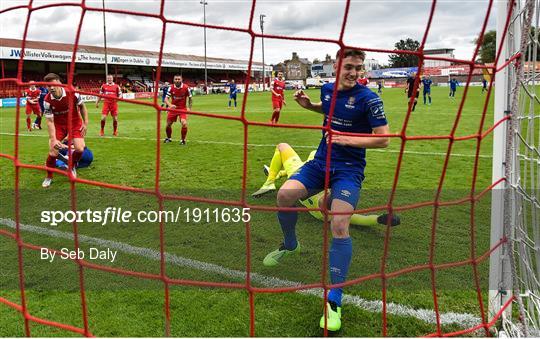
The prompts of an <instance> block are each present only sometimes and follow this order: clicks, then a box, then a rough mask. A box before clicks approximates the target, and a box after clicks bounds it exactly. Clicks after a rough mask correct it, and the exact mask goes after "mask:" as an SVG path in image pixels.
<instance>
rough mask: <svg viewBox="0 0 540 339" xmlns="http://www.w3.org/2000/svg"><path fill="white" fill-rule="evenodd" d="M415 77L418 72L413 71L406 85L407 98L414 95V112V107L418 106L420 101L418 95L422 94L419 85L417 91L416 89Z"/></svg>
mask: <svg viewBox="0 0 540 339" xmlns="http://www.w3.org/2000/svg"><path fill="white" fill-rule="evenodd" d="M415 79H416V72H412V73H411V75H410V76H409V77H408V78H407V86H406V87H405V92H406V93H407V98H411V97H412V96H414V104H413V107H412V111H413V112H414V109H415V108H416V104H417V103H418V97H419V96H420V89H419V88H418V87H417V88H416V91H415V90H414V81H415ZM419 87H420V86H419ZM415 92H416V93H415Z"/></svg>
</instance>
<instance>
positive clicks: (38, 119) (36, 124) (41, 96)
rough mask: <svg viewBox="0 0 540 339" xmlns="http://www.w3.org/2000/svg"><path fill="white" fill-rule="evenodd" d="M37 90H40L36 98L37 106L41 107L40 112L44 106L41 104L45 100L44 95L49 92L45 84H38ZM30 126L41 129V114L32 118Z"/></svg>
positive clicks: (43, 109)
mask: <svg viewBox="0 0 540 339" xmlns="http://www.w3.org/2000/svg"><path fill="white" fill-rule="evenodd" d="M39 90H40V92H41V93H40V94H39V99H38V103H39V108H40V109H41V111H42V112H45V106H44V105H43V103H44V102H45V96H46V95H47V93H49V90H48V89H47V87H45V86H40V87H39ZM32 128H33V129H36V128H38V129H41V115H38V116H37V117H36V120H34V124H33V125H32Z"/></svg>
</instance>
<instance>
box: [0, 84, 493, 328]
mask: <svg viewBox="0 0 540 339" xmlns="http://www.w3.org/2000/svg"><path fill="white" fill-rule="evenodd" d="M308 93H309V95H310V96H311V97H312V98H314V99H317V97H318V96H319V94H318V91H317V90H310V91H308ZM292 94H293V92H292V91H288V92H286V99H287V105H286V106H285V107H284V109H283V111H282V114H281V120H280V122H281V123H288V124H310V125H316V126H317V125H321V122H322V116H320V115H318V114H315V113H312V112H309V111H306V110H304V109H302V108H301V107H300V106H298V105H297V104H296V103H295V102H294V100H293V98H292ZM447 95H448V93H447V89H446V88H438V87H435V88H434V89H433V104H432V105H431V106H428V105H424V104H423V103H422V98H421V97H420V99H419V103H418V106H417V109H416V111H415V112H413V113H412V114H411V115H410V119H409V120H408V124H407V128H406V134H407V135H408V136H422V135H439V136H440V135H448V134H449V133H450V132H451V131H452V129H453V128H455V136H457V137H461V136H467V135H472V134H475V133H478V131H479V130H480V128H482V131H486V130H487V129H488V128H489V127H490V126H491V125H492V124H493V107H492V105H491V104H490V105H489V109H488V112H487V114H486V116H485V121H484V124H483V127H481V124H482V109H483V107H484V103H485V100H486V94H485V93H484V94H482V93H481V88H480V87H472V88H470V89H469V93H468V97H467V100H466V101H465V104H464V107H463V111H462V114H461V117H460V119H459V121H457V123H456V116H457V112H458V108H459V105H460V102H461V99H462V96H463V88H459V89H458V93H457V97H456V99H455V100H452V99H449V98H448V96H447ZM382 99H383V101H384V106H385V111H386V113H387V117H388V119H389V122H390V129H391V131H392V133H399V132H400V131H401V130H402V128H403V126H404V123H405V117H406V107H407V99H406V97H405V95H404V93H403V90H402V89H386V90H385V91H384V93H383V95H382ZM242 100H243V95H240V96H239V105H241V103H242ZM227 101H228V97H227V96H226V95H209V96H195V97H194V104H193V109H194V110H196V111H202V112H208V113H215V114H219V115H236V116H239V115H240V107H239V108H238V109H236V110H233V109H227V107H226V106H227ZM490 101H492V100H490ZM87 107H88V108H89V116H90V125H89V130H88V135H87V138H86V142H87V146H88V147H89V148H91V150H92V151H93V152H94V162H93V163H92V165H91V166H90V167H89V168H86V169H81V170H79V177H80V178H83V179H89V180H95V181H101V182H107V183H112V184H118V185H126V186H130V187H136V188H144V189H148V190H153V189H155V187H156V147H157V143H160V145H161V159H160V162H159V163H160V172H159V183H158V184H159V188H160V190H161V192H162V193H165V194H171V195H173V194H174V195H189V196H195V197H203V198H215V199H223V200H233V201H237V200H239V199H240V197H241V185H242V166H243V162H242V157H243V142H244V128H243V124H242V123H241V122H239V121H233V120H226V119H219V118H208V117H201V116H190V117H189V134H188V144H187V146H180V145H179V144H178V140H179V135H180V126H179V124H175V125H174V127H173V128H174V131H173V140H174V142H173V143H170V144H163V143H162V139H163V137H164V124H165V113H162V114H161V117H160V119H161V128H162V132H161V135H160V137H159V140H156V136H157V113H156V110H155V109H153V108H150V107H148V106H142V105H136V104H128V103H121V104H120V115H119V119H120V123H119V134H120V135H119V137H116V138H115V137H112V120H110V118H109V119H108V120H107V126H106V136H105V137H103V138H100V137H99V136H98V133H99V118H100V111H99V110H98V109H96V108H95V106H94V104H93V103H87ZM0 112H1V114H0V153H4V154H11V155H12V154H14V149H15V142H14V136H13V133H14V131H15V109H12V108H0ZM270 115H271V101H270V95H269V93H250V94H249V95H248V100H247V104H246V117H247V118H248V119H249V120H250V121H258V122H267V121H269V119H270ZM19 126H20V127H21V133H20V137H19V160H20V161H21V162H23V163H27V164H35V165H43V164H44V162H45V159H46V155H47V149H48V143H47V132H46V130H41V131H32V132H26V131H25V130H24V126H25V122H24V113H23V111H21V115H20V119H19ZM320 137H321V132H320V131H319V130H306V129H291V128H279V127H263V126H249V128H248V129H247V138H248V144H249V145H248V147H247V151H248V152H247V155H248V157H247V178H246V180H247V195H248V203H249V204H257V205H266V206H274V204H275V194H271V195H269V196H265V197H264V198H261V199H252V198H251V197H249V194H250V193H251V192H253V191H255V190H256V189H258V187H259V186H260V185H261V184H262V183H263V182H264V174H263V172H262V166H263V164H265V163H268V162H269V161H270V158H271V156H272V154H273V151H274V146H275V145H276V144H277V143H280V142H287V143H289V144H291V145H293V146H295V149H296V150H297V152H298V153H299V154H300V156H301V157H302V158H305V157H307V155H308V154H309V152H310V151H311V150H313V149H315V147H316V145H317V144H318V142H319V140H320ZM403 142H404V141H402V140H401V139H400V138H393V139H392V140H391V143H390V146H389V147H388V149H385V150H368V151H367V168H366V179H365V181H364V184H363V189H362V194H361V201H360V203H359V206H358V208H359V209H365V208H370V207H374V206H379V205H384V204H386V203H387V201H388V198H389V194H390V190H391V188H392V184H393V182H394V177H395V174H396V167H397V164H398V156H399V152H400V149H401V146H402V143H403ZM477 142H478V139H477V138H471V139H468V140H461V141H456V142H455V143H454V144H453V146H452V148H451V153H452V156H450V158H449V162H448V168H447V172H446V176H445V179H444V181H443V182H442V188H443V191H442V195H441V197H440V199H441V201H452V200H457V199H461V198H464V197H466V196H468V195H469V194H471V190H473V182H472V181H473V173H474V171H475V159H476V158H475V153H476V145H477ZM404 149H405V153H404V154H403V161H402V164H401V168H400V169H399V171H398V173H399V180H398V182H397V190H396V195H395V198H394V206H405V205H409V204H414V203H419V202H427V201H433V199H434V196H435V192H436V190H437V187H438V185H439V182H440V179H441V173H442V169H443V165H444V160H445V155H446V152H448V150H449V140H448V139H435V140H423V139H419V140H408V141H406V142H405V148H404ZM491 154H492V137H491V136H488V137H486V138H485V139H484V140H483V141H482V143H481V148H480V157H479V158H478V163H477V169H476V170H477V179H476V182H475V185H474V194H478V193H480V192H481V191H482V190H483V189H485V188H486V187H488V186H489V185H490V183H491V161H492V158H491ZM0 173H1V175H0V189H1V196H2V199H1V200H0V218H2V219H1V222H0V229H2V230H7V231H9V232H14V230H13V228H11V227H9V226H8V224H9V220H14V219H15V197H14V187H15V167H14V165H13V162H12V161H11V160H8V159H6V158H0ZM43 177H44V172H43V171H38V170H33V169H20V177H19V185H20V186H19V187H20V210H19V212H20V220H21V223H23V224H25V225H32V226H35V228H30V229H25V230H23V231H21V236H22V239H23V241H25V242H27V243H31V244H35V245H38V246H47V247H51V248H56V249H60V248H64V247H65V248H70V249H72V248H73V247H74V243H73V239H70V238H69V236H66V235H69V234H70V233H72V232H73V226H72V225H71V224H70V223H61V224H60V225H58V226H50V225H47V224H46V223H42V222H41V220H40V214H41V212H42V211H44V210H64V211H65V210H67V209H69V208H70V190H69V188H70V185H69V180H68V179H67V177H65V176H61V175H59V174H55V179H54V182H53V186H52V187H51V188H50V189H49V190H43V189H42V188H41V181H42V180H43ZM75 187H76V190H75V194H76V195H77V208H78V209H79V210H85V209H87V208H90V209H93V210H104V209H105V208H106V207H108V206H114V207H121V208H123V209H124V210H131V211H135V212H137V211H140V210H146V211H149V210H158V208H159V205H158V200H157V199H156V197H155V196H152V195H148V194H140V193H133V192H125V191H118V190H113V189H107V188H101V187H98V186H93V185H85V184H76V186H75ZM471 206H472V205H471V203H470V202H468V201H467V202H463V203H461V204H457V205H450V206H444V207H440V208H439V209H438V213H437V214H436V215H435V214H434V208H433V206H424V207H421V208H416V209H411V210H404V211H401V212H399V214H400V215H401V220H402V224H401V225H400V226H398V227H395V228H392V229H391V230H390V238H389V243H388V246H389V247H388V257H387V260H386V267H385V270H386V272H387V273H391V272H396V271H398V270H401V269H404V268H407V267H411V266H415V265H424V264H427V263H429V257H430V243H431V241H432V234H431V230H432V224H433V223H434V218H435V225H436V228H435V237H434V245H435V247H434V248H435V251H434V257H433V260H434V263H435V264H442V263H448V262H454V261H461V260H466V259H468V258H470V257H471V254H472V252H474V253H475V255H476V256H479V255H481V254H483V253H485V252H486V251H487V250H488V249H489V232H490V194H486V195H484V196H483V198H482V199H480V200H479V201H478V202H477V203H476V204H475V206H474V213H473V218H471ZM178 207H181V208H182V209H185V208H194V207H199V208H201V209H205V208H210V209H214V208H223V207H227V206H221V205H210V204H203V203H193V202H189V201H177V200H165V201H164V208H165V209H166V210H173V211H176V210H177V209H178ZM251 218H252V221H251V224H250V230H251V234H250V240H251V256H250V259H251V263H252V265H251V268H252V272H255V273H257V275H256V278H253V285H255V286H257V287H269V286H272V287H279V286H282V284H289V283H291V282H295V283H303V284H310V283H317V282H319V281H320V279H321V272H322V270H327V267H323V266H322V260H323V257H322V256H323V252H322V246H323V240H322V239H323V228H322V224H321V223H320V222H319V221H317V220H315V219H313V218H312V217H311V216H309V214H307V213H305V212H302V213H300V216H299V222H298V225H297V233H298V237H299V239H300V241H301V243H302V247H303V251H302V253H301V254H300V255H298V256H295V257H290V258H288V259H287V261H286V262H285V263H284V264H283V265H281V266H279V267H276V268H267V267H264V266H263V265H262V259H263V258H264V256H265V254H266V253H267V252H269V251H271V250H273V249H275V247H276V246H278V245H279V243H280V241H281V237H282V235H281V230H280V227H279V225H278V223H277V219H276V216H275V213H273V212H265V211H255V210H253V211H251ZM181 219H182V220H181V221H178V222H176V223H175V222H169V223H166V224H165V229H164V236H165V249H166V252H167V253H168V254H169V255H170V256H169V257H167V265H166V273H167V275H168V276H169V277H170V278H173V279H186V280H200V281H211V282H228V283H243V282H244V278H243V277H242V274H241V271H244V270H245V267H246V261H247V256H246V255H247V252H246V227H245V225H244V224H243V223H224V222H206V221H204V222H200V223H193V222H191V223H187V222H186V221H185V219H184V218H181ZM471 219H474V224H475V227H474V237H475V243H474V244H471V230H472V228H471ZM37 230H42V231H43V230H44V232H41V233H40V232H39V231H37ZM48 230H49V231H52V232H47V231H48ZM78 230H79V234H81V235H85V236H86V237H87V238H85V239H86V240H87V241H82V242H81V248H82V249H85V250H86V249H88V248H89V247H99V248H103V247H104V245H103V244H106V243H103V242H102V243H99V244H96V243H95V241H111V242H116V243H121V244H122V245H121V246H124V247H126V246H131V247H126V248H128V250H125V249H124V250H119V252H118V254H117V259H116V260H115V261H114V262H113V263H111V262H108V261H105V260H94V261H92V263H96V264H101V265H106V266H111V267H114V268H121V269H127V270H134V271H140V272H146V273H151V274H159V273H160V262H159V258H156V257H155V256H154V254H155V253H157V252H156V251H159V249H160V237H159V224H158V223H156V222H146V223H121V222H120V223H119V222H116V223H112V224H107V225H104V226H102V225H99V224H96V223H80V224H79V225H78ZM55 232H56V233H55ZM385 234H386V228H385V227H382V226H381V227H353V228H352V229H351V236H352V238H353V247H354V249H353V260H352V264H351V268H350V271H349V276H348V278H349V279H355V278H358V277H361V276H367V275H370V274H374V273H378V272H380V270H381V258H382V256H383V249H384V239H385ZM90 237H91V238H90ZM89 239H94V240H89ZM95 239H98V240H95ZM100 244H101V245H100ZM124 247H123V248H124ZM144 249H147V250H148V252H144ZM39 254H40V253H39V252H37V251H32V250H24V252H23V259H24V270H25V283H26V284H25V288H26V298H27V305H28V312H29V313H30V314H32V315H34V316H37V317H42V318H45V319H49V320H53V321H57V322H61V323H66V324H70V325H72V326H76V327H82V326H83V324H82V313H81V307H80V293H79V285H78V266H77V265H76V264H75V263H74V262H72V261H67V260H55V261H53V262H52V263H49V262H47V261H44V260H41V259H40V257H39ZM0 258H2V259H1V260H0V297H3V298H6V299H8V300H10V301H13V302H16V303H20V293H19V285H18V277H19V274H18V268H17V245H16V242H15V241H14V240H13V239H11V238H9V237H5V236H0ZM182 260H185V261H182ZM186 262H187V264H186ZM478 272H479V277H480V280H479V284H480V287H481V289H482V295H481V299H482V301H483V303H484V307H486V308H487V302H488V300H487V289H488V286H487V284H488V262H487V261H483V262H482V263H480V264H479V265H478ZM434 276H435V278H436V288H437V298H438V299H437V300H438V303H439V309H440V312H441V313H444V314H449V313H451V312H454V313H456V314H468V315H470V316H474V317H476V318H478V319H479V317H480V311H479V305H478V296H477V293H476V289H475V280H474V275H473V268H472V266H470V265H465V266H461V267H456V268H447V269H441V270H437V271H436V273H435V275H434ZM84 278H85V286H86V299H87V304H88V320H89V324H90V331H91V332H92V334H94V335H96V336H163V335H164V334H165V332H164V327H165V321H164V311H163V309H164V289H163V283H161V282H160V281H155V280H148V279H141V278H135V277H127V276H122V275H118V274H114V273H109V272H103V271H99V270H95V269H90V268H85V269H84ZM266 278H269V279H266ZM270 278H275V279H270ZM381 284H382V282H381V279H380V278H375V279H370V280H367V281H364V282H362V283H359V284H356V285H354V286H349V287H346V288H345V291H344V293H345V294H347V295H348V296H350V297H351V298H352V299H354V298H356V299H355V300H360V298H361V300H363V301H364V302H365V303H366V304H370V305H373V304H376V301H378V300H381V298H382V292H381V288H382V285H381ZM386 284H387V288H388V294H387V301H388V302H392V303H395V304H399V305H401V306H403V307H404V308H406V309H409V310H421V309H424V310H433V308H434V306H433V305H434V302H433V293H432V289H431V271H430V270H426V269H424V270H419V271H415V272H411V273H406V274H402V275H398V276H395V277H392V278H389V279H388V280H387V281H386ZM370 301H372V303H369V302H370ZM322 304H323V303H322V299H320V298H319V297H317V296H314V295H312V294H310V293H295V292H290V293H280V294H269V293H258V294H255V298H254V305H255V326H256V327H255V334H256V335H257V336H321V335H322V331H321V330H320V329H319V327H318V322H319V317H320V316H321V314H322ZM170 310H171V335H173V336H248V335H249V295H248V293H247V292H246V291H245V290H242V289H228V288H202V287H193V286H172V287H171V289H170ZM343 312H344V315H343V328H342V330H341V332H340V333H339V334H338V335H342V336H380V335H381V334H382V332H381V331H382V316H381V313H380V312H377V311H369V310H367V309H366V307H358V305H357V304H352V303H346V304H344V311H343ZM463 325H464V323H463V322H462V323H456V322H454V323H448V324H445V325H443V330H444V331H454V330H459V329H462V328H463V327H462V326H463ZM31 331H32V335H34V336H70V335H72V334H71V333H69V332H66V331H63V330H59V329H57V328H53V327H48V326H43V325H40V324H37V323H31ZM434 331H436V325H435V324H434V323H432V322H426V321H424V320H420V319H418V318H417V317H414V316H411V315H410V314H405V313H400V312H396V313H392V314H389V315H388V334H389V335H391V336H419V335H425V334H427V333H431V332H434ZM0 334H1V335H3V336H23V335H24V325H23V318H22V316H21V315H20V314H19V313H18V312H17V311H15V310H13V309H11V308H9V307H7V306H5V305H3V304H0Z"/></svg>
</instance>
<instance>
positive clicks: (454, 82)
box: [448, 78, 459, 99]
mask: <svg viewBox="0 0 540 339" xmlns="http://www.w3.org/2000/svg"><path fill="white" fill-rule="evenodd" d="M458 86H459V82H458V81H457V80H456V78H452V79H450V94H448V97H449V98H452V99H455V98H456V90H457V87H458Z"/></svg>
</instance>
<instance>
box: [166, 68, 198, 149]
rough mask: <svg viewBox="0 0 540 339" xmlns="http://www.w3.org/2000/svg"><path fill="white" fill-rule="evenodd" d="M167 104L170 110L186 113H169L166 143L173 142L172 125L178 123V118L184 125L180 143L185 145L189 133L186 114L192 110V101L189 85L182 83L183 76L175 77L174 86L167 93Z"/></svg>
mask: <svg viewBox="0 0 540 339" xmlns="http://www.w3.org/2000/svg"><path fill="white" fill-rule="evenodd" d="M165 104H166V105H167V107H168V108H173V109H180V110H184V111H183V112H178V111H175V112H172V111H169V113H168V114H167V127H166V128H165V132H166V133H167V137H166V138H165V140H164V142H165V143H168V142H171V141H172V140H171V136H172V124H173V123H174V122H176V120H177V119H178V118H180V123H181V124H182V141H180V144H181V145H185V144H186V135H187V131H188V124H187V113H186V112H189V111H190V110H191V104H192V101H191V91H190V90H189V87H188V85H186V84H184V83H183V82H182V76H181V75H179V74H177V75H175V76H174V78H173V85H172V86H171V87H170V88H169V91H168V92H167V97H166V98H165ZM186 104H187V105H186Z"/></svg>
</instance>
